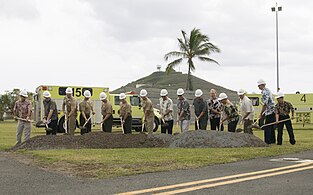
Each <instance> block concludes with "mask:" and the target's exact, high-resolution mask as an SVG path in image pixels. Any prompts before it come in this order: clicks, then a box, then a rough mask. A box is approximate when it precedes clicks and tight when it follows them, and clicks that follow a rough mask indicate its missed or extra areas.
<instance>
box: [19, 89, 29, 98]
mask: <svg viewBox="0 0 313 195" xmlns="http://www.w3.org/2000/svg"><path fill="white" fill-rule="evenodd" d="M20 96H23V97H26V98H27V97H28V94H27V91H25V90H23V91H21V92H20Z"/></svg>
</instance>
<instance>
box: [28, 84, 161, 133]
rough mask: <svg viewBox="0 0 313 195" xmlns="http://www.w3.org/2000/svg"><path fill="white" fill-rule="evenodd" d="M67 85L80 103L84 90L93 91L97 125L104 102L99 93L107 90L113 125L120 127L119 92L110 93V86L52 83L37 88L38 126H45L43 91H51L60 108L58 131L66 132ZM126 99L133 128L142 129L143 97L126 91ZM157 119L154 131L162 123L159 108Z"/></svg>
mask: <svg viewBox="0 0 313 195" xmlns="http://www.w3.org/2000/svg"><path fill="white" fill-rule="evenodd" d="M67 87H71V88H72V89H73V96H74V97H75V98H76V99H77V100H78V104H79V103H80V102H81V101H82V100H83V99H84V96H83V94H84V92H85V91H86V90H89V91H90V92H91V97H90V100H91V102H92V105H93V108H94V111H95V113H96V114H95V115H93V117H92V122H93V124H94V126H95V125H99V124H100V122H101V120H102V115H101V104H102V102H101V101H100V99H99V95H100V93H101V92H105V93H106V94H107V98H108V100H109V101H110V103H111V104H112V107H113V126H115V127H120V126H121V122H120V117H119V114H118V110H119V108H120V106H119V103H120V100H119V94H110V93H109V88H108V87H83V86H52V85H40V86H38V87H37V88H36V90H35V95H34V96H33V97H34V121H35V126H36V127H44V124H43V122H42V121H43V117H44V107H43V99H44V97H43V92H44V91H49V92H50V94H51V99H53V100H54V101H55V102H56V105H57V109H58V118H59V121H58V132H60V133H62V132H64V131H65V130H64V127H65V124H64V122H65V118H64V113H63V112H62V103H63V99H64V97H65V95H66V93H65V90H66V88H67ZM126 100H127V101H128V102H129V103H130V104H131V106H132V116H133V120H132V128H133V130H135V131H142V123H143V120H144V114H143V111H142V108H141V104H140V102H141V99H140V97H139V96H138V94H136V93H134V92H128V93H126ZM154 114H155V120H154V127H153V131H154V132H155V131H157V130H158V127H159V125H160V123H161V115H160V112H159V110H158V109H154ZM78 121H79V114H78V116H77V119H76V124H77V127H78V126H79V125H78V124H79V123H78Z"/></svg>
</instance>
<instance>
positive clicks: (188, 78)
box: [186, 64, 193, 91]
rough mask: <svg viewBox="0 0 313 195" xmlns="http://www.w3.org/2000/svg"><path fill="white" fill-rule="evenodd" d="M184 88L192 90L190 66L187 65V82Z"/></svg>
mask: <svg viewBox="0 0 313 195" xmlns="http://www.w3.org/2000/svg"><path fill="white" fill-rule="evenodd" d="M186 90H188V91H192V90H193V89H192V80H191V66H190V64H189V65H188V74H187V82H186Z"/></svg>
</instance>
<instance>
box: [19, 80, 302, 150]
mask: <svg viewBox="0 0 313 195" xmlns="http://www.w3.org/2000/svg"><path fill="white" fill-rule="evenodd" d="M265 85H266V83H265V81H264V80H262V79H260V80H259V81H258V87H259V89H260V90H261V93H262V98H261V101H262V103H263V107H262V110H261V112H260V115H259V117H258V118H259V119H260V118H262V117H265V125H264V140H265V142H266V143H268V144H272V143H275V142H276V139H275V131H274V125H271V124H277V126H278V135H277V144H279V145H280V144H282V130H283V126H284V125H286V127H287V131H288V134H289V138H290V140H289V141H290V143H291V144H295V143H296V141H295V138H294V134H293V128H292V124H291V121H290V119H292V118H293V117H294V109H293V106H292V105H291V103H289V102H286V101H284V99H283V98H284V95H283V94H282V93H281V92H279V93H278V94H277V97H276V98H277V100H278V103H277V104H276V105H275V103H274V100H273V95H272V93H271V91H270V90H269V89H268V88H266V87H265ZM72 94H73V90H72V88H70V87H69V88H67V89H66V96H65V97H64V100H63V104H62V111H63V112H64V115H65V120H66V121H65V124H68V126H67V128H66V129H67V131H68V133H69V134H71V135H74V132H75V128H76V118H77V111H78V109H77V100H76V99H75V98H74V97H73V96H72ZM147 95H148V93H147V91H146V90H145V89H143V90H141V91H140V97H141V98H142V101H141V104H142V108H143V111H144V115H145V119H144V126H145V128H146V130H147V131H148V132H149V133H152V131H153V122H154V112H153V104H152V102H151V100H150V99H149V98H148V96H147ZM202 95H203V92H202V90H201V89H197V90H196V91H195V99H194V101H193V106H194V112H195V119H196V122H195V129H203V130H206V128H207V122H208V120H210V125H211V130H216V129H217V130H221V131H222V130H223V128H224V127H223V123H224V122H225V121H228V131H230V132H235V130H236V126H237V124H238V121H239V114H238V111H237V109H236V107H235V106H234V105H233V104H232V103H231V102H230V100H229V99H228V96H227V95H226V94H225V93H220V94H219V97H217V93H216V90H215V89H211V90H210V99H209V100H208V101H205V100H204V99H203V97H202ZM43 96H44V98H45V99H44V102H43V104H44V123H45V124H47V126H48V127H49V128H51V131H47V134H56V131H57V123H58V113H57V106H56V103H55V102H54V101H53V100H52V99H51V94H50V93H49V92H48V91H45V92H44V93H43ZM160 96H161V98H160V114H161V116H162V120H161V133H169V134H172V131H173V124H174V114H173V101H172V100H171V99H170V98H169V97H168V92H167V90H166V89H162V90H161V92H160ZM238 96H239V98H240V102H241V103H240V112H241V114H242V121H243V124H244V132H245V133H251V134H252V123H253V117H254V109H253V106H252V103H251V100H250V99H249V98H248V97H247V96H245V91H244V90H242V89H241V90H239V91H238ZM20 97H21V98H20V100H18V101H17V102H16V103H15V106H14V109H13V115H14V117H15V118H16V119H19V120H18V121H19V122H18V125H17V133H16V135H17V141H16V142H17V143H20V142H21V137H22V133H23V132H24V137H25V140H27V139H29V138H30V132H31V124H30V123H29V121H30V118H31V115H32V114H31V112H32V111H31V102H30V101H29V100H27V97H28V95H27V92H26V91H21V92H20ZM90 97H91V93H90V91H88V90H86V91H85V92H84V100H83V101H82V102H81V103H80V104H79V111H80V113H81V115H80V125H81V126H84V127H86V132H90V131H91V120H90V118H91V116H92V115H93V114H95V112H94V109H93V107H92V104H91V102H90V100H89V98H90ZM177 97H178V103H177V118H176V120H177V122H178V123H179V124H180V128H181V131H182V132H184V131H188V129H189V121H190V105H189V103H188V101H187V99H186V98H185V97H184V90H183V89H182V88H179V89H178V90H177ZM99 98H100V100H101V101H102V105H101V114H102V116H103V117H102V121H101V126H102V130H103V131H105V132H111V131H112V124H113V116H112V113H113V109H112V105H111V104H110V102H109V101H108V100H107V97H106V94H105V93H104V92H102V93H100V97H99ZM119 98H120V100H121V102H120V110H119V113H120V117H121V124H122V129H123V132H124V133H131V129H132V127H131V121H132V111H131V105H130V104H129V103H128V102H127V101H126V95H125V93H121V94H120V96H119ZM290 112H291V113H292V118H290V116H289V114H290Z"/></svg>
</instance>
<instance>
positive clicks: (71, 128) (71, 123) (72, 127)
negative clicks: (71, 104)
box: [67, 115, 77, 135]
mask: <svg viewBox="0 0 313 195" xmlns="http://www.w3.org/2000/svg"><path fill="white" fill-rule="evenodd" d="M76 117H77V116H76V115H73V116H70V117H69V118H68V127H67V128H68V133H69V134H70V135H74V134H75V129H76Z"/></svg>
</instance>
